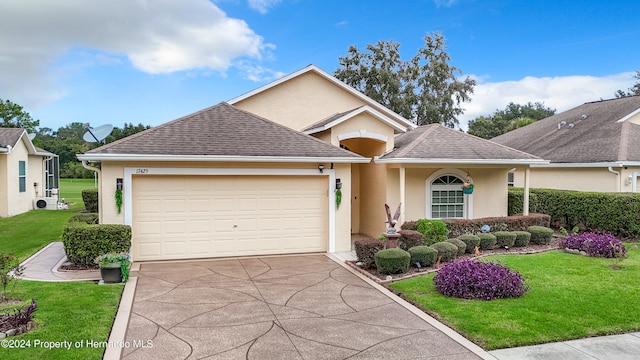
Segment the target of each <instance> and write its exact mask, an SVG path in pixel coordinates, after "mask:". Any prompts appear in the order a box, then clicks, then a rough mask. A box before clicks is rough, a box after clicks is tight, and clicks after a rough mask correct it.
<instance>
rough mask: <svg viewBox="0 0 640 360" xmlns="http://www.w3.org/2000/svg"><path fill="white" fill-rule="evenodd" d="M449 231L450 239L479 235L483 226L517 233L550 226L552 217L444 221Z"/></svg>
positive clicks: (529, 216)
mask: <svg viewBox="0 0 640 360" xmlns="http://www.w3.org/2000/svg"><path fill="white" fill-rule="evenodd" d="M443 221H444V223H445V224H447V229H449V237H452V238H453V237H457V238H459V237H460V236H461V235H464V234H478V233H481V232H482V226H483V225H487V226H489V227H490V228H491V231H515V230H522V231H524V230H527V228H528V227H529V226H533V225H538V226H547V227H548V226H550V224H551V217H550V216H549V215H545V214H529V215H527V216H523V215H516V216H500V217H487V218H479V219H445V220H443Z"/></svg>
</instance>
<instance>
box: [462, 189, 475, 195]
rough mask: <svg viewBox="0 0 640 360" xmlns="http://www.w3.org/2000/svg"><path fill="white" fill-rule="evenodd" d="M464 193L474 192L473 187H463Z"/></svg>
mask: <svg viewBox="0 0 640 360" xmlns="http://www.w3.org/2000/svg"><path fill="white" fill-rule="evenodd" d="M462 193H463V194H473V188H463V189H462Z"/></svg>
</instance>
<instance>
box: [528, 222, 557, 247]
mask: <svg viewBox="0 0 640 360" xmlns="http://www.w3.org/2000/svg"><path fill="white" fill-rule="evenodd" d="M529 232H530V233H531V240H530V242H531V243H532V244H536V245H546V244H549V243H551V240H552V238H553V230H552V229H550V228H548V227H544V226H529Z"/></svg>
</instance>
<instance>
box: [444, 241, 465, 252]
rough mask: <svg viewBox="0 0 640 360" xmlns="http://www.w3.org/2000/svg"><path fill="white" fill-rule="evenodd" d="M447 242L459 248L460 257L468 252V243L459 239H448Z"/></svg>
mask: <svg viewBox="0 0 640 360" xmlns="http://www.w3.org/2000/svg"><path fill="white" fill-rule="evenodd" d="M445 242H448V243H451V244H453V245H455V246H456V247H457V248H458V256H460V255H464V252H465V251H466V250H467V243H466V242H464V241H462V240H460V239H457V238H453V239H447V240H445Z"/></svg>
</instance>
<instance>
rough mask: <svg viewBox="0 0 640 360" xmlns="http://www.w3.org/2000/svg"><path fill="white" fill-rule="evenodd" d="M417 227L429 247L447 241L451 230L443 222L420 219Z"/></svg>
mask: <svg viewBox="0 0 640 360" xmlns="http://www.w3.org/2000/svg"><path fill="white" fill-rule="evenodd" d="M416 226H417V230H418V231H419V232H420V233H422V235H424V241H425V244H427V245H431V244H435V243H437V242H441V241H445V240H447V234H449V230H448V229H447V225H446V224H445V223H444V222H443V221H442V220H429V219H420V220H418V222H417V225H416Z"/></svg>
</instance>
